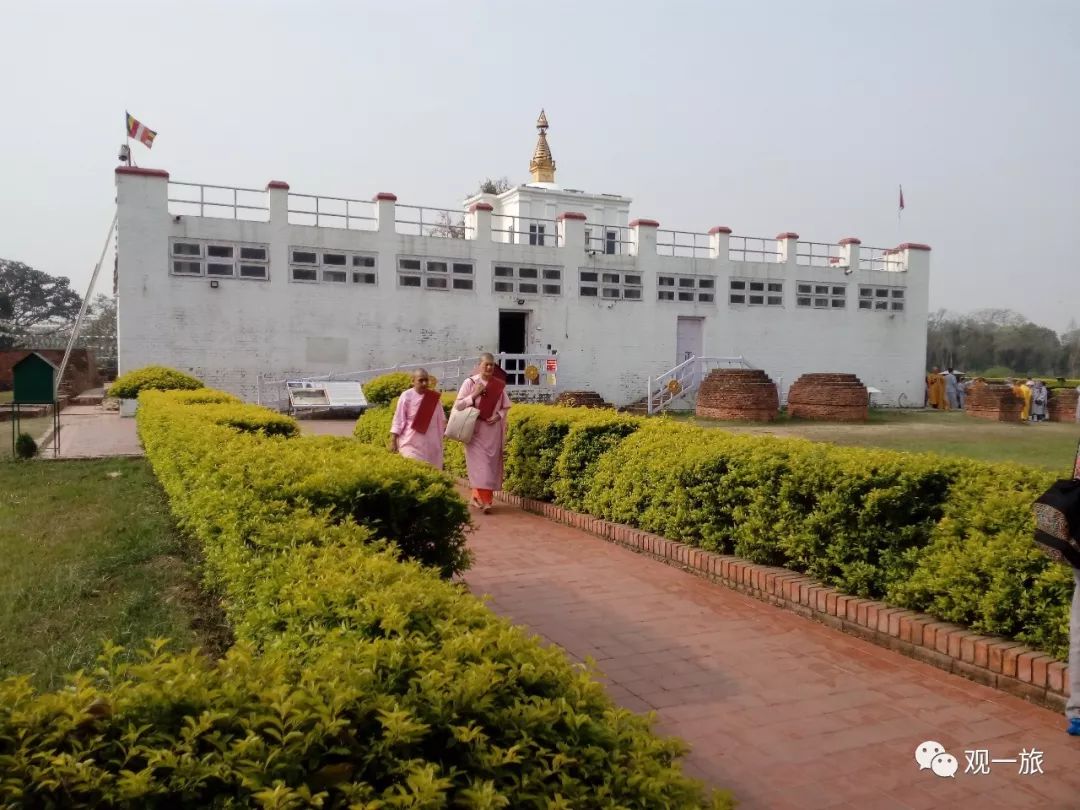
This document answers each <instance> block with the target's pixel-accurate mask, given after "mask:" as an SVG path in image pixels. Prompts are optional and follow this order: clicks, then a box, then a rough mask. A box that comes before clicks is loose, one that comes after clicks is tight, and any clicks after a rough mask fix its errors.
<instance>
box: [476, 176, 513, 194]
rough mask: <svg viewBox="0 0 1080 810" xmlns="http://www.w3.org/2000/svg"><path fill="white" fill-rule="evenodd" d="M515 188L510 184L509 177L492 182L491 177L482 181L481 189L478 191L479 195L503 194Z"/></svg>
mask: <svg viewBox="0 0 1080 810" xmlns="http://www.w3.org/2000/svg"><path fill="white" fill-rule="evenodd" d="M513 187H514V186H513V185H512V184H511V183H510V179H509V178H508V177H498V178H496V179H494V180H492V179H491V178H490V177H485V178H484V179H483V180H481V181H480V187H479V188H478V189H477V190H476V193H477V194H502V193H503V192H504V191H509V190H510V189H512V188H513Z"/></svg>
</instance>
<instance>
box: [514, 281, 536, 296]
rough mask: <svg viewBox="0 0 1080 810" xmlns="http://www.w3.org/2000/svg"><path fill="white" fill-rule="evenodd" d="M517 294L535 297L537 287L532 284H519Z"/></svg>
mask: <svg viewBox="0 0 1080 810" xmlns="http://www.w3.org/2000/svg"><path fill="white" fill-rule="evenodd" d="M518 292H519V293H523V294H525V295H536V293H537V292H538V287H537V286H536V285H535V284H533V283H528V284H526V283H521V284H518Z"/></svg>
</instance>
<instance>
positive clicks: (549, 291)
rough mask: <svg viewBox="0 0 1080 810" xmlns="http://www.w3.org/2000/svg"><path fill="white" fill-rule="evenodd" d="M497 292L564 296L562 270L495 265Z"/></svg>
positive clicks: (557, 268)
mask: <svg viewBox="0 0 1080 810" xmlns="http://www.w3.org/2000/svg"><path fill="white" fill-rule="evenodd" d="M494 273H495V292H502V293H517V294H518V295H541V294H542V295H562V268H560V267H520V266H516V265H509V264H497V265H495V270H494Z"/></svg>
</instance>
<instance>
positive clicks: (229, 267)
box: [206, 262, 233, 276]
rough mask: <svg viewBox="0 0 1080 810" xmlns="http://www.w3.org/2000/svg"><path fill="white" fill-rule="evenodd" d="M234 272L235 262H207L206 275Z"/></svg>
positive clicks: (230, 273) (225, 274)
mask: <svg viewBox="0 0 1080 810" xmlns="http://www.w3.org/2000/svg"><path fill="white" fill-rule="evenodd" d="M232 274H233V263H232V262H229V263H228V264H218V263H217V262H207V263H206V275H208V276H231V275H232Z"/></svg>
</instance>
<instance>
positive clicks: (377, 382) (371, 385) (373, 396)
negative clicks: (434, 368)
mask: <svg viewBox="0 0 1080 810" xmlns="http://www.w3.org/2000/svg"><path fill="white" fill-rule="evenodd" d="M411 386H412V374H410V373H408V372H406V371H392V372H390V373H389V374H383V375H382V376H381V377H375V378H374V379H372V380H368V381H367V382H366V383H364V384H363V386H362V388H363V390H364V397H366V398H367V401H368V404H369V405H373V406H379V405H389V404H390V401H391V400H393V399H396V398H397V397H398V396H400V395H401V392H402V391H405V390H406V389H408V388H410V387H411Z"/></svg>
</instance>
